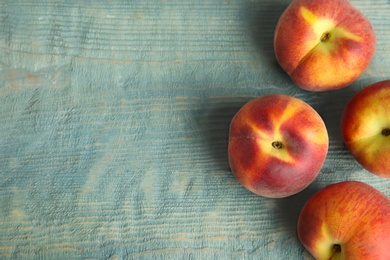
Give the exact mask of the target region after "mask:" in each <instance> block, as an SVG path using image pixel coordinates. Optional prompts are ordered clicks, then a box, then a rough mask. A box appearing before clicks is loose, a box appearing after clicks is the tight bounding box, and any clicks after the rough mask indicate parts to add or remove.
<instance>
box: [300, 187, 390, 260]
mask: <svg viewBox="0 0 390 260" xmlns="http://www.w3.org/2000/svg"><path fill="white" fill-rule="evenodd" d="M297 231H298V237H299V239H300V241H301V242H302V244H303V245H304V246H305V248H306V249H307V250H308V251H309V252H310V253H311V254H312V255H313V256H314V257H315V258H316V259H318V260H321V259H324V260H325V259H326V260H328V259H351V260H354V259H364V260H388V259H390V250H389V249H390V236H389V234H390V199H389V198H388V197H386V196H385V195H384V194H382V193H381V192H380V191H378V190H376V189H375V188H374V187H372V186H370V185H368V184H365V183H363V182H358V181H345V182H340V183H335V184H331V185H329V186H327V187H325V188H323V189H321V190H320V191H318V192H317V193H316V194H314V195H313V196H312V197H311V198H310V199H309V200H308V201H307V203H306V204H305V206H304V207H303V209H302V210H301V213H300V215H299V219H298V226H297Z"/></svg>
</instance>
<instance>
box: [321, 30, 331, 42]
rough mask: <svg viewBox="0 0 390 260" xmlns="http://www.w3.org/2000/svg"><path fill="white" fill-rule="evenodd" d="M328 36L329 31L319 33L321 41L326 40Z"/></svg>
mask: <svg viewBox="0 0 390 260" xmlns="http://www.w3.org/2000/svg"><path fill="white" fill-rule="evenodd" d="M329 38H330V33H329V32H324V33H323V34H322V35H321V42H327V41H328V40H329Z"/></svg>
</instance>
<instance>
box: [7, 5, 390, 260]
mask: <svg viewBox="0 0 390 260" xmlns="http://www.w3.org/2000/svg"><path fill="white" fill-rule="evenodd" d="M288 3H289V1H285V0H284V1H281V0H279V1H271V0H269V1H261V0H258V1H240V0H230V1H228V0H226V1H223V0H219V1H218V0H212V1H178V0H173V1H85V2H84V3H80V2H78V1H35V2H34V3H32V2H30V1H1V2H0V10H1V12H0V16H1V19H0V30H1V31H0V90H1V93H0V177H1V179H0V207H1V210H0V258H2V259H4V258H5V259H7V258H8V259H36V258H39V259H59V258H60V259H90V258H92V259H139V258H146V259H229V258H230V259H231V258H237V259H310V256H309V255H308V253H307V252H306V251H305V250H304V249H303V247H302V246H301V244H300V243H299V240H298V238H297V236H296V232H295V225H296V220H297V217H298V214H299V211H300V209H301V207H302V205H303V204H304V202H305V201H306V200H307V199H308V197H309V196H310V195H311V194H313V193H314V192H315V191H316V190H318V189H319V188H320V187H323V186H325V185H327V184H329V183H333V182H337V181H342V180H348V179H354V180H362V181H365V182H367V183H370V184H372V185H373V186H375V187H377V188H378V189H380V190H381V191H383V192H384V193H386V194H387V195H390V191H389V182H388V181H387V180H384V179H381V178H379V177H374V176H373V175H371V174H369V173H367V172H366V171H364V170H362V168H361V167H360V166H359V165H358V164H357V163H356V162H355V161H354V160H353V158H352V157H351V155H350V154H349V153H348V151H347V150H346V148H345V147H344V145H343V144H342V140H341V136H340V133H339V129H338V127H339V126H338V125H339V120H340V115H341V110H342V109H343V107H344V105H345V103H346V102H347V101H348V100H349V98H350V97H351V96H352V95H353V94H354V93H356V92H357V91H358V90H359V89H361V88H363V87H364V86H366V85H368V84H370V83H373V82H376V81H379V80H382V79H387V78H389V63H390V34H389V28H390V19H389V16H388V10H389V8H390V3H389V2H388V1H386V0H377V1H369V0H355V1H352V3H353V4H354V5H355V6H356V7H357V8H359V9H360V10H362V12H363V13H365V14H366V15H367V16H368V17H369V19H370V20H371V22H372V23H373V25H374V27H375V30H376V33H377V41H378V45H377V52H376V55H375V58H374V60H373V62H372V64H371V65H370V67H369V68H368V69H367V71H366V72H365V73H364V74H363V75H362V76H361V77H360V78H359V79H358V80H357V81H356V82H355V83H353V84H352V85H351V86H350V87H348V88H346V89H343V90H339V91H334V92H329V93H309V92H306V91H303V90H300V89H299V88H297V87H296V86H294V85H293V84H292V82H291V81H290V80H289V78H288V77H287V76H286V75H285V74H284V73H283V72H282V70H281V69H280V68H279V66H278V65H277V63H276V61H275V58H274V54H273V48H272V40H273V39H272V37H273V30H274V26H275V24H276V21H277V19H278V17H279V16H280V14H281V13H282V11H283V10H284V8H285V7H286V6H287V5H288ZM269 93H283V94H289V95H293V96H296V97H298V98H301V99H303V100H305V101H306V102H308V103H309V104H311V105H312V106H313V107H314V108H315V109H316V110H317V111H318V112H319V113H320V114H321V116H323V118H324V120H325V123H326V124H327V126H328V130H329V134H330V150H329V155H328V157H327V160H326V162H325V165H324V168H323V170H322V172H321V174H320V176H319V177H318V178H317V180H316V181H315V182H314V183H313V184H312V185H311V186H310V187H309V188H308V189H306V190H305V191H303V192H302V193H300V194H298V195H296V196H293V197H290V198H286V199H280V200H274V199H266V198H262V197H257V196H255V195H253V194H251V193H250V192H248V191H247V190H245V189H244V188H243V187H241V186H240V185H239V184H238V183H237V182H236V180H235V179H234V178H233V176H232V175H231V173H230V171H229V166H228V163H227V157H226V156H227V138H228V126H229V123H230V120H231V118H232V116H233V115H234V113H235V112H236V111H237V110H238V109H239V108H240V107H241V106H242V105H243V104H244V103H245V102H246V101H248V100H250V99H252V98H254V97H257V96H260V95H265V94H269Z"/></svg>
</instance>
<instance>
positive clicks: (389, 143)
mask: <svg viewBox="0 0 390 260" xmlns="http://www.w3.org/2000/svg"><path fill="white" fill-rule="evenodd" d="M341 133H342V136H343V139H344V142H345V144H346V146H347V147H348V149H349V151H350V152H351V154H352V155H353V156H354V157H355V159H356V160H357V161H358V162H359V163H360V164H361V165H362V166H363V167H364V168H365V169H367V170H368V171H370V172H372V173H374V174H376V175H378V176H381V177H386V178H390V80H385V81H380V82H377V83H374V84H372V85H370V86H368V87H365V88H364V89H362V90H360V91H359V92H358V93H357V94H356V95H355V96H353V97H352V99H351V100H350V101H349V102H348V104H347V105H346V107H345V109H344V111H343V114H342V118H341Z"/></svg>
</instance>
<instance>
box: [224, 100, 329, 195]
mask: <svg viewBox="0 0 390 260" xmlns="http://www.w3.org/2000/svg"><path fill="white" fill-rule="evenodd" d="M327 152H328V133H327V130H326V127H325V124H324V122H323V120H322V118H321V117H320V116H319V114H318V113H317V112H316V111H315V110H314V109H313V108H312V107H311V106H310V105H308V104H307V103H305V102H304V101H302V100H300V99H297V98H294V97H291V96H286V95H280V94H273V95H267V96H263V97H259V98H256V99H253V100H251V101H249V102H248V103H246V104H245V105H244V106H243V107H242V108H241V109H240V110H239V111H238V112H237V113H236V115H235V116H234V117H233V119H232V122H231V124H230V133H229V146H228V158H229V164H230V168H231V170H232V172H233V174H234V175H235V177H236V178H237V180H238V181H239V182H240V183H241V184H242V185H243V186H244V187H246V188H247V189H248V190H250V191H252V192H254V193H256V194H258V195H261V196H265V197H272V198H281V197H287V196H290V195H293V194H296V193H298V192H300V191H301V190H303V189H304V188H306V187H307V186H308V185H309V184H310V183H312V182H313V181H314V179H315V178H316V177H317V175H318V173H319V172H320V170H321V168H322V165H323V163H324V161H325V157H326V155H327Z"/></svg>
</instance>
